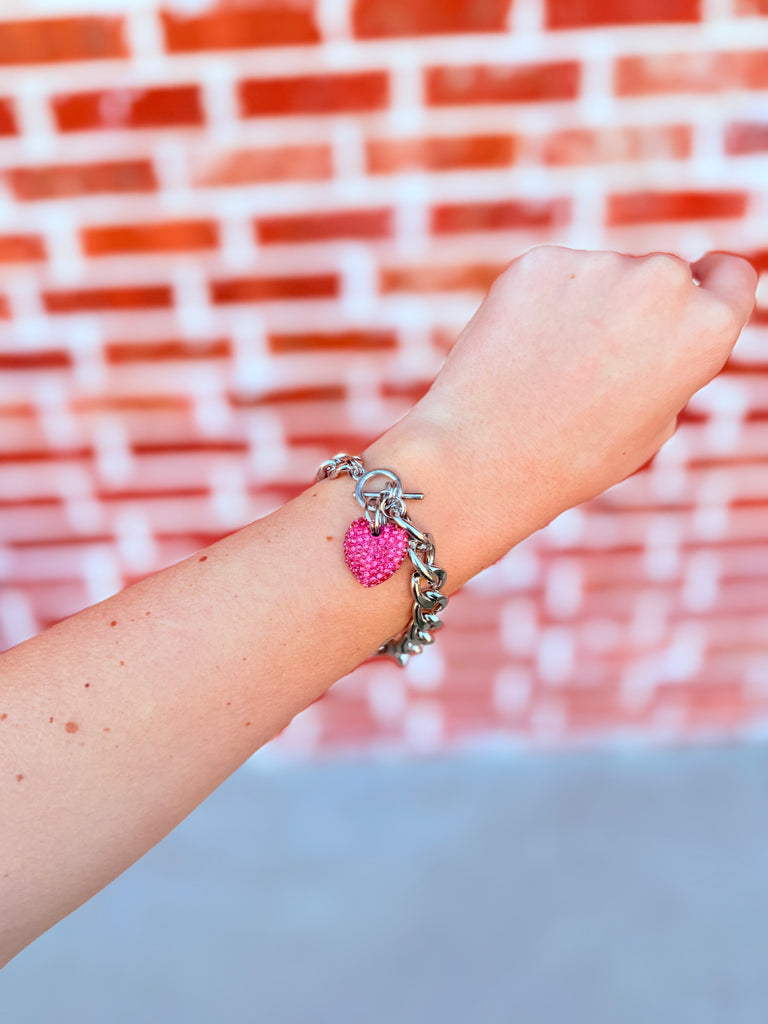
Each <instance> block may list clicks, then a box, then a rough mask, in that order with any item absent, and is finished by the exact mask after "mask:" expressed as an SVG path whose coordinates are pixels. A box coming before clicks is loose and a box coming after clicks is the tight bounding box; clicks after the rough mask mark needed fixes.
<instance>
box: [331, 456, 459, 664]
mask: <svg viewBox="0 0 768 1024" xmlns="http://www.w3.org/2000/svg"><path fill="white" fill-rule="evenodd" d="M341 473H347V474H348V475H349V476H351V477H352V479H353V480H356V481H357V487H356V489H355V497H356V498H357V500H358V501H359V502H360V504H361V505H362V506H363V509H364V510H365V514H366V518H367V519H368V522H369V524H370V525H371V529H372V532H373V533H374V534H378V533H379V530H380V528H381V524H382V522H383V520H385V519H386V520H389V522H391V523H394V524H395V525H396V526H399V527H400V528H401V529H403V530H405V532H406V533H407V534H408V557H409V558H410V560H411V564H412V565H413V568H414V571H413V573H412V574H411V594H412V595H413V610H412V613H411V621H410V623H409V624H408V625H407V626H406V627H405V630H404V631H403V632H402V633H398V634H397V635H396V636H393V637H391V638H390V639H389V640H387V641H386V643H383V644H382V645H381V647H379V649H378V651H377V652H376V654H377V655H388V656H389V657H391V658H394V660H395V661H396V662H397V663H398V665H400V666H401V667H404V666H405V665H406V664H407V662H408V658H409V657H410V656H411V655H412V654H420V653H421V651H422V649H423V647H424V646H425V645H427V644H431V643H434V640H435V638H434V637H433V636H432V635H431V634H432V633H436V632H437V630H438V629H442V627H443V623H442V622H441V621H440V619H439V618H438V615H439V614H440V612H442V611H443V609H444V608H445V606H446V605H447V604H448V598H447V597H446V596H445V594H441V593H440V591H441V590H442V589H443V587H444V586H445V583H446V580H447V578H448V576H447V573H446V572H445V570H444V569H440V568H439V567H438V566H437V565H436V564H435V541H434V538H433V537H432V535H431V534H429V533H422V532H421V531H420V530H418V529H417V528H416V527H415V526H414V525H413V523H412V522H411V518H410V516H409V515H408V512H407V510H406V507H405V499H406V498H408V499H411V498H413V499H420V498H423V497H424V495H423V494H404V493H403V488H402V484H401V483H400V480H399V478H398V476H397V475H396V474H395V473H393V472H392V471H391V470H389V469H382V470H370V471H369V472H367V473H366V471H365V468H364V466H363V460H362V459H361V458H360V457H359V456H357V455H346V454H344V453H343V452H342V453H339V454H338V455H334V456H333V458H332V459H326V461H325V462H323V463H322V464H321V466H320V468H319V469H318V471H317V475H316V476H315V480H316V481H319V480H324V479H329V480H333V479H335V478H336V477H337V476H339V475H340V474H341ZM376 476H384V477H386V478H387V479H388V483H387V485H386V486H385V487H384V488H382V489H381V490H380V491H378V492H375V493H373V494H371V493H370V492H363V490H362V485H363V484H364V483H365V480H367V479H368V478H371V477H376ZM364 478H365V479H364ZM372 517H373V518H372Z"/></svg>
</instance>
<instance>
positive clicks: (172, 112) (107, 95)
mask: <svg viewBox="0 0 768 1024" xmlns="http://www.w3.org/2000/svg"><path fill="white" fill-rule="evenodd" d="M52 102H53V114H54V117H55V119H56V124H57V125H58V127H59V129H60V130H61V131H63V132H78V131H94V130H99V129H115V128H173V127H183V126H184V125H200V124H202V123H203V110H202V106H201V103H200V90H199V89H198V87H197V86H196V85H177V86H158V87H156V88H153V89H124V90H112V91H108V90H105V91H101V92H80V93H67V94H66V95H62V96H55V97H54V98H53V101H52Z"/></svg>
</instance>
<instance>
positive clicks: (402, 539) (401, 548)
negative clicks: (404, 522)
mask: <svg viewBox="0 0 768 1024" xmlns="http://www.w3.org/2000/svg"><path fill="white" fill-rule="evenodd" d="M407 548H408V534H407V533H406V532H405V530H403V529H402V527H400V526H396V525H395V523H384V525H383V526H382V527H381V530H380V532H379V535H378V537H375V536H374V535H373V534H372V533H371V528H370V526H369V525H368V520H367V519H366V518H365V516H361V518H360V519H356V520H355V521H354V523H351V524H350V526H349V529H348V530H347V532H346V534H345V535H344V561H345V562H346V563H347V565H348V566H349V568H350V571H351V573H352V575H353V576H354V577H355V579H356V580H357V582H358V583H362V585H363V586H364V587H375V586H376V585H377V584H378V583H383V582H384V580H388V579H389V577H390V576H392V575H393V573H395V572H397V570H398V569H399V568H400V566H401V565H402V564H403V559H404V558H405V553H406V550H407Z"/></svg>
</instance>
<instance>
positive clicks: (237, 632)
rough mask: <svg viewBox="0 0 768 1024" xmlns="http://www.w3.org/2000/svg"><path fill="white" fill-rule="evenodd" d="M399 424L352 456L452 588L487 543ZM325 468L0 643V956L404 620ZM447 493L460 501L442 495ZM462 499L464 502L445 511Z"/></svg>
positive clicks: (101, 878)
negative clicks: (209, 542)
mask: <svg viewBox="0 0 768 1024" xmlns="http://www.w3.org/2000/svg"><path fill="white" fill-rule="evenodd" d="M410 424H411V421H410V420H409V421H408V422H406V423H401V424H400V425H398V427H396V428H394V429H393V430H392V431H390V432H389V433H388V434H385V435H384V436H383V437H382V438H381V439H379V440H378V441H377V442H376V443H375V444H374V445H373V446H371V448H370V449H369V450H368V451H367V452H366V453H365V463H366V468H374V467H376V468H379V467H384V468H392V469H394V470H396V471H397V472H398V473H399V474H400V475H401V478H402V480H403V484H404V486H405V487H406V488H412V489H420V490H423V491H424V492H425V498H424V499H423V501H421V502H418V503H413V504H412V506H409V511H410V513H411V516H412V518H413V519H414V522H415V523H416V525H417V526H419V527H420V528H421V529H426V530H429V531H430V532H431V533H433V535H434V537H435V539H436V545H437V556H438V564H440V566H441V567H444V568H445V569H446V570H447V572H448V584H447V587H446V591H445V592H446V593H451V592H452V591H453V590H455V589H456V588H457V587H458V586H460V585H461V584H462V583H463V582H465V581H466V580H467V579H468V578H469V577H470V576H472V575H473V574H474V573H475V572H477V571H478V570H479V569H480V568H482V567H483V565H485V564H487V563H488V560H489V559H492V557H493V555H492V554H491V548H490V547H489V539H488V535H487V533H486V531H472V530H471V529H468V524H469V518H468V517H470V516H471V515H472V509H471V507H470V506H471V502H470V501H467V496H466V494H465V493H463V492H462V489H461V487H460V486H459V487H457V481H456V480H455V479H452V477H453V475H454V474H453V471H452V469H451V467H450V466H448V465H446V461H445V452H443V451H441V449H440V445H439V442H438V439H437V437H436V436H434V435H431V433H430V430H429V429H428V427H427V426H426V425H424V424H421V425H420V429H419V430H416V429H412V427H411V425H410ZM353 490H354V483H353V481H352V480H351V479H350V478H349V477H347V476H343V477H340V478H338V479H336V480H323V481H321V482H320V483H318V484H315V485H314V486H311V487H309V488H308V489H307V490H306V491H304V492H303V493H302V494H301V495H300V496H299V497H297V498H296V499H295V500H293V501H291V502H289V503H288V504H287V505H285V506H284V507H283V508H281V509H279V510H277V511H276V512H275V513H273V514H272V515H270V516H267V517H265V518H264V519H262V520H259V521H257V522H256V523H254V524H252V525H250V526H248V527H246V528H245V529H243V530H241V531H239V532H238V533H236V534H234V535H232V536H231V537H228V538H226V539H224V540H222V541H220V542H219V543H217V544H214V545H213V546H212V547H210V548H208V549H206V551H204V552H200V553H198V554H197V555H194V556H192V557H191V558H189V559H187V560H186V561H184V562H182V563H180V564H179V565H176V566H173V567H171V568H170V569H167V570H165V571H163V572H161V573H158V574H157V575H154V576H152V577H149V578H148V579H146V580H144V581H142V582H141V583H139V584H137V585H135V586H133V587H131V588H129V589H128V590H126V591H124V592H123V593H121V594H118V595H117V596H115V597H113V598H110V599H109V600H108V601H105V602H103V603H101V604H99V605H96V606H94V607H92V608H89V609H86V610H85V611H84V612H81V613H80V614H78V615H76V616H73V617H72V618H70V619H68V620H66V621H65V622H63V623H60V624H59V625H57V626H55V627H53V628H52V629H50V630H48V631H47V632H46V633H44V634H41V635H40V636H39V637H36V638H35V639H33V640H31V641H29V642H28V643H26V644H22V645H21V646H19V647H17V648H15V649H14V650H12V651H9V652H7V653H6V654H5V655H3V656H2V657H0V716H1V718H0V744H1V746H0V766H1V767H2V775H1V776H0V794H2V796H1V798H0V804H1V805H2V821H3V826H2V834H1V837H0V959H2V960H5V959H7V958H8V957H9V956H12V955H13V954H14V953H15V952H16V951H18V949H19V948H21V947H22V946H24V945H25V944H27V943H28V942H29V941H31V940H32V939H33V938H35V936H36V935H38V934H39V933H40V932H41V931H43V930H45V929H46V928H47V927H49V926H50V925H51V924H53V923H54V922H55V921H56V920H58V919H59V918H60V917H62V916H64V915H65V914H66V913H68V912H69V911H71V910H72V909H74V907H76V906H78V905H79V904H80V903H82V902H83V901H84V900H85V899H87V898H88V897H89V896H91V895H92V894H93V893H94V892H96V891H97V890H98V889H99V888H101V887H102V886H103V885H105V884H106V883H107V882H109V881H110V880H111V879H112V878H114V877H115V876H116V875H117V874H119V873H120V872H121V871H122V870H124V869H125V868H126V867H127V866H128V865H129V864H131V863H132V862H133V861H134V860H136V859H137V858H138V857H139V856H141V855H142V854H143V853H144V852H146V851H147V850H148V849H149V848H150V847H151V846H152V845H153V844H154V843H156V842H157V841H158V840H159V839H161V838H162V837H163V836H164V835H165V834H166V833H167V832H168V831H170V829H172V828H173V827H174V826H175V825H176V824H177V823H178V822H179V821H181V820H182V819H183V818H184V817H185V816H186V815H187V814H188V813H189V812H190V811H191V810H192V809H193V808H194V807H195V806H196V805H197V804H198V803H199V802H200V801H201V800H202V799H204V798H205V796H207V795H208V794H209V793H210V792H211V791H212V790H213V789H214V788H215V787H216V786H217V785H218V784H219V783H220V782H222V781H223V779H225V778H226V777H227V776H228V775H229V774H230V773H231V772H232V771H234V770H235V768H237V766H238V765H239V764H241V763H242V762H243V761H244V760H245V759H246V758H247V757H248V756H249V755H251V754H252V753H253V752H254V751H255V750H256V749H257V748H258V747H259V746H260V745H261V744H263V743H264V742H266V741H267V740H268V739H270V738H271V737H272V736H274V735H275V734H276V733H277V732H278V731H279V730H280V729H281V728H282V727H283V726H285V725H286V724H287V723H288V722H289V721H290V720H291V718H293V716H294V715H296V714H297V713H298V712H299V711H300V710H302V709H303V708H305V707H306V706H307V705H308V704H310V703H311V702H312V701H313V700H315V699H316V698H317V697H318V696H320V694H322V693H323V692H324V691H325V690H326V689H327V688H328V687H329V686H330V685H331V684H332V683H333V682H334V681H336V680H337V679H339V678H341V677H342V676H344V675H345V674H347V673H348V672H350V671H351V670H352V669H353V668H354V667H355V666H356V665H358V664H359V663H360V662H361V661H363V660H365V659H366V658H367V657H368V656H370V655H372V654H374V653H375V651H376V649H377V647H378V646H379V645H380V644H381V643H382V642H383V641H385V640H386V639H387V638H388V637H389V636H392V635H394V634H395V633H397V632H398V631H400V630H401V629H402V628H403V626H405V624H406V623H407V622H408V619H409V615H410V607H411V598H410V592H409V587H408V575H409V565H410V563H409V560H408V559H406V561H405V563H404V564H403V566H401V568H400V569H399V570H398V572H397V573H396V574H395V576H394V577H393V578H392V579H391V580H389V581H387V582H386V583H385V584H383V585H381V586H378V587H372V588H368V589H366V588H363V587H361V586H360V585H359V584H358V583H357V582H356V581H355V579H354V578H353V577H352V575H351V573H350V572H349V570H348V569H347V567H346V566H345V564H344V559H343V553H342V542H343V537H344V533H345V530H346V528H347V526H348V525H349V523H350V522H351V521H352V520H353V519H354V518H357V517H358V516H359V515H360V514H361V510H360V507H359V505H358V504H357V502H356V501H355V499H354V496H353ZM459 497H461V502H460V501H459V500H458V499H459ZM462 503H465V504H466V506H467V507H466V509H463V508H462Z"/></svg>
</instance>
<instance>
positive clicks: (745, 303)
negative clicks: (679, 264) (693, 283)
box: [691, 252, 757, 324]
mask: <svg viewBox="0 0 768 1024" xmlns="http://www.w3.org/2000/svg"><path fill="white" fill-rule="evenodd" d="M691 272H692V273H693V275H694V277H696V278H697V279H698V280H699V282H700V283H701V287H702V288H705V289H706V290H707V291H708V292H710V293H711V294H712V295H714V296H715V298H717V299H719V300H720V301H721V302H724V303H725V304H726V305H727V306H730V308H731V309H732V310H733V312H734V314H735V315H736V316H737V317H738V318H739V320H740V321H741V323H743V324H745V323H746V322H747V320H748V319H749V315H750V313H751V312H752V310H753V309H754V307H755V293H756V291H757V271H756V270H755V268H754V267H753V266H752V264H751V263H750V262H749V261H748V260H745V259H744V258H743V257H741V256H734V255H733V254H732V253H727V252H708V253H707V254H706V256H702V258H701V259H700V260H697V261H696V262H695V263H692V264H691Z"/></svg>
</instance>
